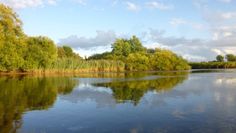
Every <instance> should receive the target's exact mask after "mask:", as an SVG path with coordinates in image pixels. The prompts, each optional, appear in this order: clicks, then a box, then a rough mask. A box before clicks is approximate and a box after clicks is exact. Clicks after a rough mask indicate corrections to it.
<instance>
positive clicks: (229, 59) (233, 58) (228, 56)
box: [225, 54, 236, 61]
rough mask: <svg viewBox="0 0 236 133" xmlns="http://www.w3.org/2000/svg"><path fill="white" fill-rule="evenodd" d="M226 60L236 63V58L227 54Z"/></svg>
mask: <svg viewBox="0 0 236 133" xmlns="http://www.w3.org/2000/svg"><path fill="white" fill-rule="evenodd" d="M225 58H226V60H227V61H236V56H235V55H233V54H227V55H226V56H225Z"/></svg>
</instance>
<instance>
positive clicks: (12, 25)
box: [0, 4, 25, 71]
mask: <svg viewBox="0 0 236 133" xmlns="http://www.w3.org/2000/svg"><path fill="white" fill-rule="evenodd" d="M24 38H25V35H24V33H23V31H22V23H21V21H20V19H19V18H18V15H17V14H16V13H15V12H14V11H13V10H12V9H11V8H9V7H7V6H5V5H3V4H0V51H1V52H0V71H11V70H16V69H18V68H21V67H22V66H23V64H24V60H23V56H22V54H23V52H24V50H23V49H24V47H25V46H24V45H25V44H24Z"/></svg>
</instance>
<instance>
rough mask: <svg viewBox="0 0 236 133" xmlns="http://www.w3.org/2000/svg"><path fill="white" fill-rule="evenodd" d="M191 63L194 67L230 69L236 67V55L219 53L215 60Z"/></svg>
mask: <svg viewBox="0 0 236 133" xmlns="http://www.w3.org/2000/svg"><path fill="white" fill-rule="evenodd" d="M189 65H190V66H191V67H192V68H193V69H229V68H236V55H233V54H226V55H225V56H223V55H217V56H216V60H215V61H209V62H192V63H189Z"/></svg>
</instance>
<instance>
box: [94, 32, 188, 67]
mask: <svg viewBox="0 0 236 133" xmlns="http://www.w3.org/2000/svg"><path fill="white" fill-rule="evenodd" d="M89 59H90V60H91V59H96V60H99V59H112V60H121V61H123V62H124V63H125V70H128V71H166V70H188V69H190V66H189V65H188V63H187V61H186V60H184V59H183V58H182V57H180V56H178V55H176V54H175V53H173V52H171V51H169V50H162V49H147V48H145V47H143V46H142V43H141V42H140V41H139V39H138V38H137V37H135V36H133V37H132V38H130V39H117V40H116V41H115V42H114V43H113V44H112V52H105V53H102V54H96V55H93V56H91V57H90V58H89Z"/></svg>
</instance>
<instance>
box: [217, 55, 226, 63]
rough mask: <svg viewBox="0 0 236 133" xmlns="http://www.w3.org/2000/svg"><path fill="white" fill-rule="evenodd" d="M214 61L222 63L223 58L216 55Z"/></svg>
mask: <svg viewBox="0 0 236 133" xmlns="http://www.w3.org/2000/svg"><path fill="white" fill-rule="evenodd" d="M216 60H217V61H218V62H223V61H224V56H222V55H217V56H216Z"/></svg>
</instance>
